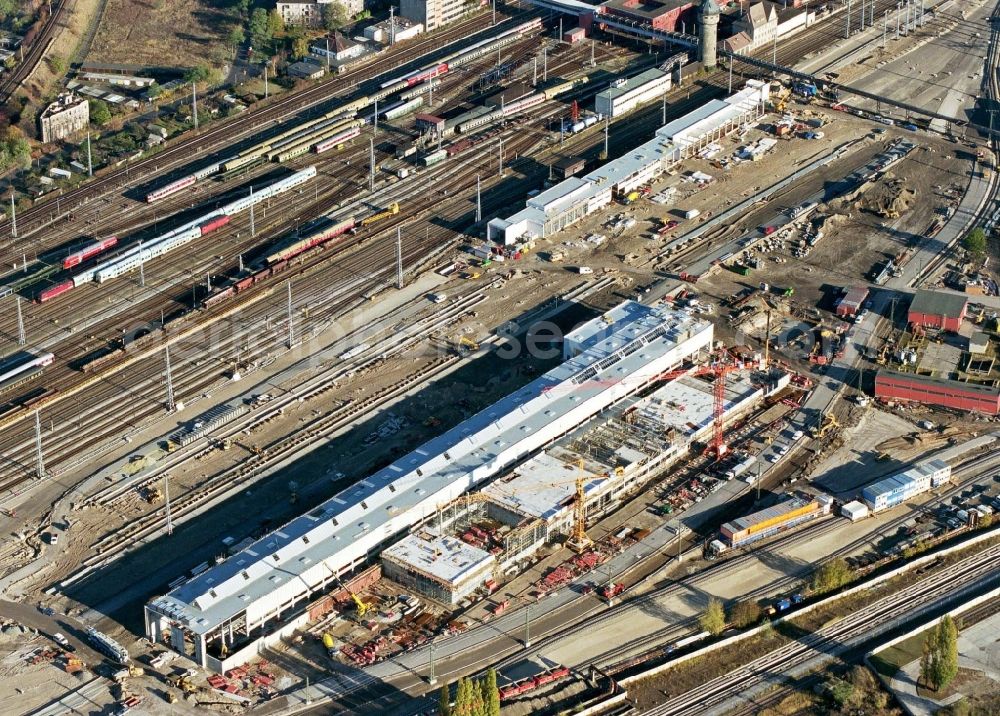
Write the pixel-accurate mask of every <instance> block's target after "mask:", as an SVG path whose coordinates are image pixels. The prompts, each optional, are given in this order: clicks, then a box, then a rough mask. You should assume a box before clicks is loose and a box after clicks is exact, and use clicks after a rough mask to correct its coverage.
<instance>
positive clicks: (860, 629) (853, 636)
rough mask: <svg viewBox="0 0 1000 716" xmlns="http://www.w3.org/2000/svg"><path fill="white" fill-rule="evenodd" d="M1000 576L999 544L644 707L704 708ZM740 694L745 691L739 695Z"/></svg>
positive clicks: (665, 713)
mask: <svg viewBox="0 0 1000 716" xmlns="http://www.w3.org/2000/svg"><path fill="white" fill-rule="evenodd" d="M998 578H1000V545H997V546H993V547H989V548H987V549H984V550H982V551H981V552H979V553H977V554H974V555H972V556H969V557H966V558H965V559H962V560H960V561H959V562H957V563H955V564H954V565H951V566H949V567H946V568H944V569H939V570H935V571H934V572H932V573H931V574H930V575H928V576H927V577H925V578H924V579H921V580H919V581H918V582H916V583H914V584H912V585H910V586H908V587H905V588H903V589H901V590H899V591H898V592H896V593H894V594H891V595H889V596H887V597H884V598H882V599H879V600H877V601H875V602H873V603H871V604H869V605H867V606H865V607H862V608H861V609H859V610H857V611H855V612H853V613H851V614H849V615H847V616H845V617H843V618H841V619H839V620H837V621H835V622H833V623H832V624H830V625H828V626H825V627H823V628H821V629H819V630H817V631H815V632H813V633H811V634H808V635H805V636H803V637H801V638H799V639H798V640H796V641H793V642H791V643H789V644H786V645H785V646H782V647H780V648H778V649H776V650H774V651H772V652H770V653H768V654H766V655H765V656H762V657H760V658H758V659H755V660H754V661H752V662H750V663H749V664H747V665H745V666H742V667H740V668H739V669H735V670H733V671H731V672H729V673H728V674H725V675H723V676H720V677H717V678H715V679H712V680H711V681H709V682H707V683H706V684H703V685H702V686H700V687H698V688H696V689H691V690H689V691H688V692H686V693H685V694H684V695H683V696H679V697H676V698H673V699H670V700H669V701H667V702H666V703H664V704H661V705H659V706H656V707H654V708H652V709H648V710H647V711H645V712H644V713H645V714H647V716H673V715H674V714H684V715H685V716H687V715H688V714H700V713H707V712H709V711H711V710H713V709H715V708H719V707H721V706H722V705H723V704H724V703H726V702H727V701H728V700H729V699H730V698H733V697H735V696H736V695H737V694H739V693H740V692H746V691H749V690H750V689H754V688H758V687H759V686H761V685H762V684H764V683H765V681H770V680H771V679H773V678H774V677H775V675H777V674H787V673H788V672H790V671H792V670H793V669H795V668H797V667H803V666H804V665H806V664H807V663H808V662H809V661H810V660H811V659H813V658H814V657H817V656H819V655H822V654H825V655H835V654H838V653H840V652H842V651H844V650H846V649H847V648H849V647H850V646H851V645H853V644H855V643H858V642H863V641H865V640H867V639H869V638H871V637H872V636H873V635H875V634H877V633H880V632H882V631H885V630H886V628H887V627H888V626H891V625H892V624H893V623H894V622H896V621H898V620H902V619H905V618H907V617H908V616H909V615H912V614H913V613H915V612H918V611H919V610H920V609H921V608H929V607H931V606H933V605H935V604H937V603H940V602H944V601H946V600H948V599H949V598H951V597H953V596H954V595H955V594H956V593H959V592H969V591H972V590H974V589H981V588H984V587H986V586H988V585H989V584H991V583H993V582H995V581H996V580H997V579H998ZM744 698H745V696H744Z"/></svg>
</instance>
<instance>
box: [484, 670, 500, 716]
mask: <svg viewBox="0 0 1000 716" xmlns="http://www.w3.org/2000/svg"><path fill="white" fill-rule="evenodd" d="M486 716H500V689H498V688H497V672H496V669H488V670H487V671H486Z"/></svg>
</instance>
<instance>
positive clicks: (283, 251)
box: [265, 218, 354, 265]
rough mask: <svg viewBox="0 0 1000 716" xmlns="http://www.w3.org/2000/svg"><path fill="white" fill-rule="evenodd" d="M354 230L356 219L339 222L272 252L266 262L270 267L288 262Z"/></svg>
mask: <svg viewBox="0 0 1000 716" xmlns="http://www.w3.org/2000/svg"><path fill="white" fill-rule="evenodd" d="M353 228H354V219H353V218H350V219H345V220H344V221H339V222H337V223H336V224H334V225H333V226H330V227H327V228H325V229H322V230H320V231H316V232H314V233H311V234H308V235H307V236H305V237H304V238H301V239H297V240H295V241H292V242H291V243H287V244H285V245H283V246H281V247H279V248H278V249H276V250H275V251H273V252H271V253H270V254H269V255H268V256H267V258H266V259H265V261H266V262H267V264H268V265H273V264H276V263H278V262H279V261H287V260H288V259H291V258H294V257H296V256H298V255H299V254H301V253H304V252H306V251H309V250H310V249H312V248H315V247H316V246H321V245H323V244H325V243H327V242H328V241H330V240H331V239H335V238H337V237H338V236H342V235H344V234H346V233H347V232H348V231H350V230H351V229H353Z"/></svg>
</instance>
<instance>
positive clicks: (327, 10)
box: [323, 0, 351, 32]
mask: <svg viewBox="0 0 1000 716" xmlns="http://www.w3.org/2000/svg"><path fill="white" fill-rule="evenodd" d="M350 19H351V16H350V15H349V14H348V11H347V6H346V5H344V3H342V2H338V1H337V0H334V1H333V2H328V3H326V4H325V5H323V27H325V28H326V29H327V30H330V31H331V32H332V31H333V30H339V29H340V28H342V27H343V26H344V25H346V24H347V23H348V21H349V20H350Z"/></svg>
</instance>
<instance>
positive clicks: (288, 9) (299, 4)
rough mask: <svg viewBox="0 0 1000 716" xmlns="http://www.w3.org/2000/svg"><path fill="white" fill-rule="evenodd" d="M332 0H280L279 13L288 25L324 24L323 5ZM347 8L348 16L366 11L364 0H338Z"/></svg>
mask: <svg viewBox="0 0 1000 716" xmlns="http://www.w3.org/2000/svg"><path fill="white" fill-rule="evenodd" d="M329 2H332V0H319V1H318V2H314V1H313V0H279V1H278V3H277V8H278V14H279V15H281V19H282V20H283V21H284V23H285V24H286V25H297V26H302V27H322V26H323V6H324V5H326V4H327V3H329ZM338 2H341V3H343V4H344V6H345V7H346V8H347V15H348V17H354V16H355V15H359V14H360V13H362V12H364V9H365V2H364V0H338Z"/></svg>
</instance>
